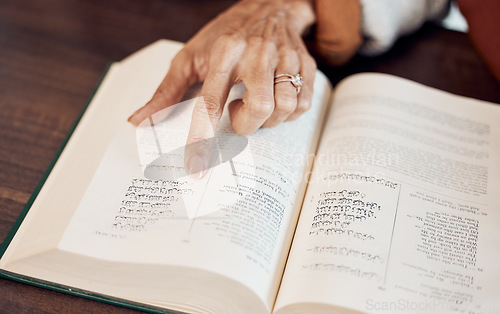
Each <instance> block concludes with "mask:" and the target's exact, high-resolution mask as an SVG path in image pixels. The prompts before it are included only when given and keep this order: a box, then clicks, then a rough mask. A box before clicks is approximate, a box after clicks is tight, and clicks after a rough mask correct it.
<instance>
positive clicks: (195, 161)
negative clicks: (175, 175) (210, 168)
mask: <svg viewBox="0 0 500 314" xmlns="http://www.w3.org/2000/svg"><path fill="white" fill-rule="evenodd" d="M187 171H188V174H189V175H190V176H191V177H192V178H196V179H201V178H203V176H204V175H205V173H206V172H207V162H206V161H205V158H203V157H202V156H200V155H193V156H191V157H190V158H189V160H188V163H187Z"/></svg>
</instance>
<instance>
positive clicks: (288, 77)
mask: <svg viewBox="0 0 500 314" xmlns="http://www.w3.org/2000/svg"><path fill="white" fill-rule="evenodd" d="M281 82H290V83H292V84H293V86H295V88H296V89H297V94H298V93H300V87H301V86H302V84H304V82H302V76H300V74H296V75H292V74H278V75H276V76H275V77H274V85H276V84H278V83H281Z"/></svg>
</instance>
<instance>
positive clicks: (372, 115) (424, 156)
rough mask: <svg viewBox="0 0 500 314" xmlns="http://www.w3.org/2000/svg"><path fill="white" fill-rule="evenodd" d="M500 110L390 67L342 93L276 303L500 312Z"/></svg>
mask: <svg viewBox="0 0 500 314" xmlns="http://www.w3.org/2000/svg"><path fill="white" fill-rule="evenodd" d="M498 121H500V108H499V107H496V106H495V105H493V104H487V103H484V102H481V101H476V100H472V99H467V98H462V97H457V96H453V95H450V94H447V93H444V92H440V91H436V90H433V89H430V88H427V87H424V86H421V85H418V84H415V83H411V82H409V81H406V80H403V79H398V78H394V77H389V76H386V75H376V74H364V75H358V76H354V77H352V78H349V79H348V80H347V81H345V82H343V83H341V85H340V87H337V89H336V90H335V97H334V104H333V108H332V110H331V114H330V116H329V120H328V122H327V125H326V127H325V131H324V134H323V137H322V140H321V142H320V147H319V151H318V154H317V158H316V161H315V165H314V169H313V175H312V177H311V182H310V183H309V187H308V190H307V194H306V198H305V200H304V205H303V209H302V212H301V216H300V219H299V224H298V227H297V231H296V234H295V238H294V242H293V245H292V249H291V252H290V257H289V259H288V263H287V266H286V270H285V274H284V278H283V282H282V285H281V288H280V292H279V295H278V301H277V304H276V307H275V310H276V311H277V312H278V313H281V312H286V310H291V309H294V310H296V311H300V310H306V309H307V311H308V312H309V313H314V312H329V311H332V308H333V307H338V308H339V309H340V308H343V309H344V310H345V311H353V310H354V311H361V312H374V313H377V312H381V313H387V312H390V313H396V312H410V313H417V312H424V311H425V312H434V313H444V312H452V313H453V312H461V313H463V312H467V313H494V312H498V311H499V310H500V303H499V300H500V295H499V292H498V289H497V288H496V285H497V284H495V283H497V282H498V281H499V280H500V271H499V270H498V267H497V265H496V262H495V261H498V253H497V248H498V245H497V243H496V242H497V240H498V239H499V237H500V233H499V231H498V225H499V223H500V215H499V212H498V209H499V208H500V201H499V195H498V192H496V191H498V189H499V188H500V182H499V179H500V175H499V174H500V171H499V169H500V168H499V166H498V165H497V164H498V160H500V147H499V143H500V128H499V125H498Z"/></svg>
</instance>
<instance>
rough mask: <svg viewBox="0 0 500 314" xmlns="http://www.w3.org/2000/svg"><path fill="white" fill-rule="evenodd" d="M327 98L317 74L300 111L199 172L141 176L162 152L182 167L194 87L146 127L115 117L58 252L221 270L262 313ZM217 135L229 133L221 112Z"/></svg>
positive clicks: (235, 94)
mask: <svg viewBox="0 0 500 314" xmlns="http://www.w3.org/2000/svg"><path fill="white" fill-rule="evenodd" d="M122 67H123V68H126V64H124V65H122ZM124 75H127V74H126V73H125V74H124ZM129 75H131V73H129ZM198 87H199V86H198ZM122 89H123V90H127V86H123V87H122ZM243 92H244V86H243V85H241V84H240V85H238V86H236V87H235V88H233V90H232V91H231V94H230V96H229V99H228V103H229V102H230V101H231V100H233V99H236V98H241V97H242V95H243ZM329 95H330V86H329V83H328V80H327V79H326V77H324V76H323V75H322V74H321V73H318V75H317V77H316V80H315V94H314V98H313V105H312V107H311V109H310V110H309V111H307V112H306V113H305V114H304V115H302V116H301V117H300V118H299V119H298V120H296V121H294V122H286V123H282V124H281V125H279V126H277V127H275V128H271V129H260V130H258V131H257V132H256V133H255V134H253V135H250V136H247V140H248V145H247V146H246V147H245V149H244V150H243V151H242V152H241V153H240V154H237V155H235V156H233V158H232V160H231V162H232V164H230V163H229V162H224V163H220V164H218V165H215V166H214V167H213V168H211V169H210V170H209V171H208V173H207V174H206V175H205V176H204V177H203V178H202V179H192V178H190V177H189V176H186V175H179V176H173V177H169V178H163V179H162V178H151V177H147V176H145V171H146V169H149V168H148V167H150V166H151V164H152V163H153V162H154V161H155V160H157V159H158V158H163V156H164V155H165V156H167V157H168V158H170V159H169V163H168V164H166V165H164V166H165V167H170V168H171V169H172V170H173V171H174V172H175V171H178V170H183V164H184V162H183V156H182V152H183V145H184V143H185V142H186V138H187V134H188V130H189V126H190V120H191V113H192V109H193V105H194V102H193V101H189V99H190V98H192V97H196V96H197V90H196V89H194V90H191V91H190V94H188V95H186V97H185V98H186V99H187V100H186V101H185V102H184V103H181V105H180V106H178V107H177V108H176V109H175V112H173V113H172V114H170V115H169V116H168V117H167V118H166V119H164V120H155V121H154V123H153V124H151V125H150V127H151V129H152V127H153V125H154V132H147V131H145V129H144V128H141V127H139V128H135V127H133V126H132V125H131V124H129V123H128V122H126V121H123V123H122V125H121V126H119V128H118V131H117V132H116V134H115V136H114V138H113V139H112V140H111V143H110V145H109V146H108V149H107V151H106V153H105V154H104V157H103V158H102V160H101V162H100V164H99V166H98V168H97V170H96V172H95V174H94V176H93V179H92V180H91V182H90V185H89V186H88V188H87V191H86V192H85V194H84V196H83V198H82V200H81V202H80V204H79V206H78V209H77V210H76V212H75V214H74V216H73V218H72V219H71V222H70V224H69V226H68V228H67V229H66V231H65V233H64V235H63V237H62V239H61V241H60V243H59V244H58V249H59V250H61V251H65V252H69V253H74V254H80V255H84V256H85V257H90V258H95V259H101V260H103V261H105V262H106V263H107V262H109V261H111V262H117V263H127V264H141V265H155V266H158V265H168V266H172V267H184V268H190V267H191V268H195V269H196V270H205V271H208V272H211V273H214V274H219V275H222V276H226V277H229V278H231V280H234V281H237V282H239V283H243V284H244V285H245V286H247V287H249V288H250V289H251V290H253V291H254V293H255V294H256V295H258V297H259V298H260V299H261V300H262V302H263V304H265V306H266V307H267V308H268V309H269V310H270V309H271V308H272V305H273V303H274V299H275V296H276V292H277V288H278V284H279V280H280V278H281V274H282V270H283V267H284V261H285V258H286V254H287V252H288V249H289V246H290V241H291V235H292V233H293V230H294V228H295V224H296V219H297V216H298V212H299V210H300V205H301V203H302V199H303V197H304V192H305V187H306V184H305V182H304V180H302V179H303V178H304V175H305V173H306V172H308V171H309V170H310V166H311V165H312V158H311V154H313V153H314V151H315V150H316V143H317V140H318V138H319V132H320V129H321V127H322V120H323V117H324V111H325V109H326V105H327V103H328V99H329ZM134 97H135V96H134ZM136 98H137V99H143V98H144V97H142V96H141V97H136ZM142 104H143V103H134V104H133V105H132V107H134V106H135V107H138V106H140V105H142ZM133 110H134V108H130V109H129V112H133ZM145 128H147V126H146V127H145ZM217 133H218V134H231V133H232V129H231V126H230V121H229V116H228V115H227V113H224V115H223V117H222V119H221V122H220V124H219V128H218V130H217ZM152 134H154V136H153V137H152ZM193 209H194V210H193ZM103 264H104V263H103ZM141 267H142V266H141ZM190 276H191V275H190ZM164 284H165V285H169V284H171V285H174V284H175V283H174V282H172V283H169V282H168V281H167V282H164ZM214 289H215V286H214ZM200 300H201V299H200ZM139 301H141V300H139ZM142 301H150V300H142ZM165 306H168V304H166V305H165Z"/></svg>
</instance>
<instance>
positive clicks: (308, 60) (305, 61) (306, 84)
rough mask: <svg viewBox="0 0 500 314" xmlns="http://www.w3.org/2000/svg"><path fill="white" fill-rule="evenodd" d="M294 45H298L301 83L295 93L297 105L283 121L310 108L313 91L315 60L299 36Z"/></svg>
mask: <svg viewBox="0 0 500 314" xmlns="http://www.w3.org/2000/svg"><path fill="white" fill-rule="evenodd" d="M295 45H297V47H298V48H297V51H298V58H299V60H300V61H299V63H300V70H299V73H300V75H301V76H302V82H303V85H302V86H301V88H300V93H299V94H298V95H297V107H296V108H295V111H294V112H293V113H291V114H290V115H289V116H288V117H287V118H286V120H285V121H293V120H295V119H297V118H298V117H300V116H301V115H302V114H303V113H304V112H306V111H307V110H309V108H311V104H312V96H313V91H314V78H315V77H316V69H317V66H316V61H314V58H313V57H311V55H310V54H309V53H308V52H307V49H306V47H305V45H304V43H303V42H302V40H301V39H300V38H295ZM281 84H283V83H281ZM290 85H291V84H290Z"/></svg>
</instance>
